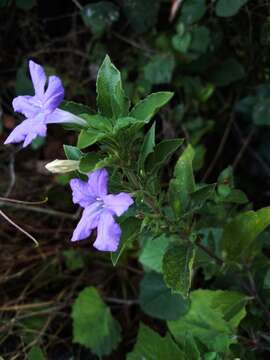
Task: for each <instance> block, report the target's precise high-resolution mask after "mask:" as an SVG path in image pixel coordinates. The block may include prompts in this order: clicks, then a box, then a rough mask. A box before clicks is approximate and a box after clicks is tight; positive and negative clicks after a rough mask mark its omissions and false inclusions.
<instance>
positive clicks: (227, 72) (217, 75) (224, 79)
mask: <svg viewBox="0 0 270 360" xmlns="http://www.w3.org/2000/svg"><path fill="white" fill-rule="evenodd" d="M245 75H246V74H245V69H244V68H243V65H242V64H240V63H239V61H237V60H236V59H234V58H229V59H226V60H224V62H223V63H222V64H220V65H219V66H218V67H216V68H214V69H213V70H212V71H211V72H210V73H209V75H208V80H209V81H211V82H212V83H213V84H215V85H216V86H228V85H230V84H232V83H234V82H236V81H239V80H241V79H243V77H245Z"/></svg>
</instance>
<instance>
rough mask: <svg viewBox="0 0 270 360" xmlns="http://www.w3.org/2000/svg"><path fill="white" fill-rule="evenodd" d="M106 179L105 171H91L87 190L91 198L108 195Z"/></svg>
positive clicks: (106, 173)
mask: <svg viewBox="0 0 270 360" xmlns="http://www.w3.org/2000/svg"><path fill="white" fill-rule="evenodd" d="M108 177H109V174H108V172H107V170H106V169H99V170H96V171H93V172H92V173H90V174H89V175H88V188H89V192H90V194H91V195H92V196H94V197H96V198H99V197H102V196H104V195H107V193H108Z"/></svg>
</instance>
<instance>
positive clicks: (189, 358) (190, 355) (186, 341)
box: [180, 332, 201, 360]
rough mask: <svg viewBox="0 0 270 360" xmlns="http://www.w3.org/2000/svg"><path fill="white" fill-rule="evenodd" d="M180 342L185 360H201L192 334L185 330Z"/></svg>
mask: <svg viewBox="0 0 270 360" xmlns="http://www.w3.org/2000/svg"><path fill="white" fill-rule="evenodd" d="M180 344H181V345H182V347H183V350H184V353H185V359H186V360H201V356H200V351H199V349H198V347H197V344H196V341H195V339H194V337H193V336H192V334H190V333H189V332H187V333H186V334H185V337H184V338H183V339H181V343H180Z"/></svg>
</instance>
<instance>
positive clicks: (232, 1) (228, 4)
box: [216, 0, 248, 17]
mask: <svg viewBox="0 0 270 360" xmlns="http://www.w3.org/2000/svg"><path fill="white" fill-rule="evenodd" d="M247 2H248V0H218V1H217V3H216V14H217V16H221V17H230V16H234V15H236V14H237V13H238V11H239V10H240V9H241V7H243V6H244V5H245V4H246V3H247Z"/></svg>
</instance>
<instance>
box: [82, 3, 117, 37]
mask: <svg viewBox="0 0 270 360" xmlns="http://www.w3.org/2000/svg"><path fill="white" fill-rule="evenodd" d="M82 18H83V20H84V23H85V25H87V26H89V27H90V28H91V30H92V32H93V34H98V35H100V34H102V33H103V32H104V31H105V30H106V29H107V28H109V27H110V26H111V25H112V24H113V23H114V22H116V21H117V20H118V18H119V10H118V7H117V6H116V5H115V4H113V3H112V2H110V1H100V2H96V3H93V4H87V5H86V6H84V7H83V9H82Z"/></svg>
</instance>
